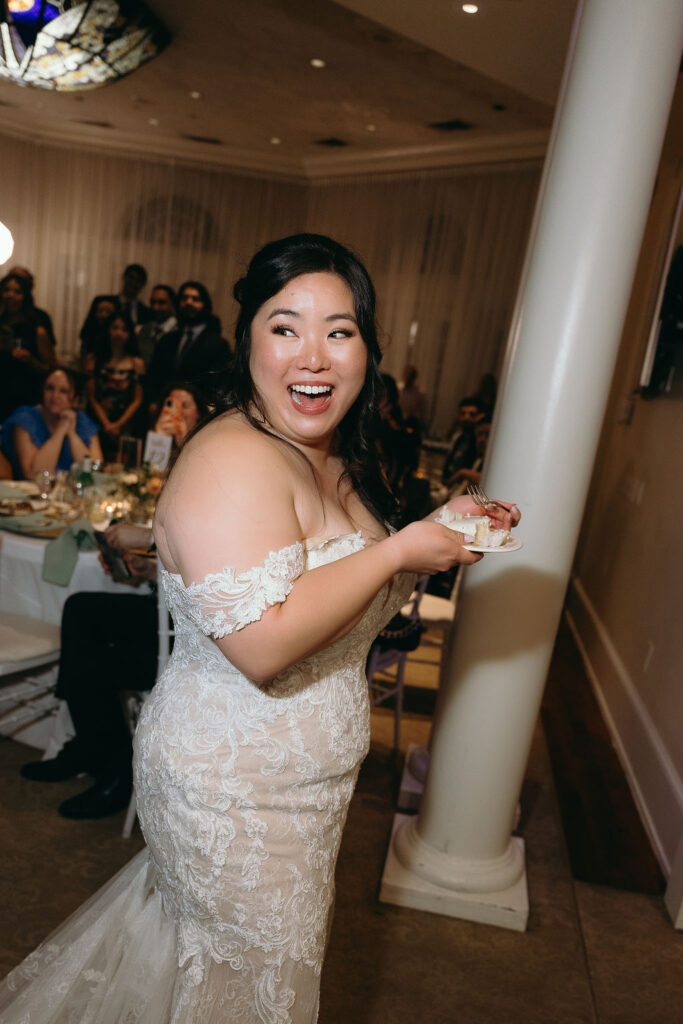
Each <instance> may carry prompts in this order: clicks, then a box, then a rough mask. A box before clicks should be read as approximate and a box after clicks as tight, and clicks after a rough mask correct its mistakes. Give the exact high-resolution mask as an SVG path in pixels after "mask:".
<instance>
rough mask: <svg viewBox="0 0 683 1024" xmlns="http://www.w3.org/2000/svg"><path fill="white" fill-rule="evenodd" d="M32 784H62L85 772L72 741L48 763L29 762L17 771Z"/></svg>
mask: <svg viewBox="0 0 683 1024" xmlns="http://www.w3.org/2000/svg"><path fill="white" fill-rule="evenodd" d="M19 771H20V772H21V775H22V776H23V777H24V778H25V779H31V781H32V782H64V781H65V780H66V779H73V778H75V776H76V775H82V774H83V772H85V771H87V769H86V767H85V765H84V763H83V756H82V754H81V753H80V752H79V750H78V747H77V746H76V744H75V742H74V741H73V740H69V742H68V743H65V744H64V746H63V747H62V749H61V750H60V751H59V753H58V754H57V756H56V757H53V758H51V760H49V761H30V762H29V763H28V764H24V765H22V766H21V768H20V769H19Z"/></svg>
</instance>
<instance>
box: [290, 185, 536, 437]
mask: <svg viewBox="0 0 683 1024" xmlns="http://www.w3.org/2000/svg"><path fill="white" fill-rule="evenodd" d="M538 182H539V169H538V168H534V169H531V170H529V169H527V170H517V171H502V170H498V171H490V170H479V171H477V172H476V173H471V172H470V173H468V174H465V173H463V172H460V173H458V172H456V171H453V170H451V171H450V172H438V173H437V172H423V174H421V175H415V174H413V175H411V176H410V177H401V178H394V179H387V178H385V179H384V180H380V179H378V178H374V179H373V178H367V179H364V180H362V181H355V182H345V183H343V184H334V185H326V186H314V187H312V188H311V189H310V190H309V198H308V221H307V223H308V228H309V230H312V231H321V232H323V233H325V234H329V235H332V237H334V238H338V239H339V240H340V241H343V242H346V243H347V244H348V245H350V246H351V247H352V248H353V249H355V250H356V251H357V252H358V253H359V254H360V255H361V256H362V258H363V260H364V261H365V263H366V265H367V267H368V270H369V271H370V274H371V275H372V278H373V281H374V283H375V286H376V289H377V295H378V317H379V321H380V327H381V329H382V333H383V335H384V360H383V364H382V365H383V369H385V370H386V371H387V372H389V373H391V374H393V376H394V377H396V378H397V379H399V378H400V376H401V374H402V372H403V368H404V366H405V364H406V363H413V364H414V365H415V366H416V367H417V369H418V372H419V378H418V383H419V385H420V387H421V388H422V390H423V391H424V392H425V393H426V395H427V399H428V410H429V420H430V433H432V434H434V435H439V436H444V435H446V434H447V433H448V431H449V430H450V428H451V426H452V424H453V420H454V418H455V413H456V411H457V403H458V401H459V399H460V398H461V397H462V396H464V395H466V394H471V393H472V392H473V391H476V390H477V389H478V385H479V381H480V379H481V376H482V374H483V373H487V372H491V373H495V374H496V377H497V376H498V372H499V369H500V366H501V364H502V357H503V352H504V343H505V340H506V335H507V330H508V327H509V324H510V318H511V316H512V308H513V305H514V300H515V294H516V288H517V281H518V278H519V274H520V271H521V267H522V261H523V257H524V250H525V246H526V240H527V235H528V231H529V227H530V224H531V216H532V213H533V205H534V201H535V198H536V192H537V189H538Z"/></svg>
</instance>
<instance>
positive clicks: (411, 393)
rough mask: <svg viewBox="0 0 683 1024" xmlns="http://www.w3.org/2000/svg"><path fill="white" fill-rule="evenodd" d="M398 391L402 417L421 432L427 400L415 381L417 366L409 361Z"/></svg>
mask: <svg viewBox="0 0 683 1024" xmlns="http://www.w3.org/2000/svg"><path fill="white" fill-rule="evenodd" d="M398 392H399V403H400V405H401V412H402V413H403V419H404V420H405V422H406V423H411V424H414V427H415V428H416V429H417V430H418V431H420V432H421V431H422V429H423V427H424V426H425V423H426V420H427V402H426V399H425V395H424V392H423V391H421V390H420V388H419V386H418V383H417V367H415V366H413V365H412V364H411V363H407V364H406V366H405V368H404V370H403V380H401V381H399V383H398Z"/></svg>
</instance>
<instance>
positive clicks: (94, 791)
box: [59, 776, 133, 819]
mask: <svg viewBox="0 0 683 1024" xmlns="http://www.w3.org/2000/svg"><path fill="white" fill-rule="evenodd" d="M132 791H133V784H132V782H131V780H130V778H122V777H121V776H115V777H114V778H109V779H99V780H98V781H97V782H96V783H95V785H94V786H91V787H90V789H86V790H85V792H84V793H79V794H78V796H72V797H71V798H70V799H69V800H65V801H64V802H63V803H61V804H60V805H59V813H60V814H61V816H62V817H63V818H78V819H86V818H108V817H109V815H110V814H118V813H119V811H122V810H124V808H126V807H127V806H128V804H129V802H130V795H131V793H132Z"/></svg>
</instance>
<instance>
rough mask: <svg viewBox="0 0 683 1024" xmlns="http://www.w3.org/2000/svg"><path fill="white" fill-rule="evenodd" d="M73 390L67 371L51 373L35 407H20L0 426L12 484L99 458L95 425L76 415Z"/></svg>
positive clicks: (86, 418) (88, 419)
mask: <svg viewBox="0 0 683 1024" xmlns="http://www.w3.org/2000/svg"><path fill="white" fill-rule="evenodd" d="M75 397H76V387H75V383H74V380H73V377H72V376H71V374H70V372H69V371H68V370H65V369H62V368H59V369H56V370H53V371H52V373H51V374H49V376H48V377H47V379H46V381H45V384H44V385H43V400H42V402H40V403H39V404H38V405H21V406H19V408H18V409H15V411H14V412H13V413H12V415H11V416H9V417H8V419H7V420H6V421H5V423H4V424H3V426H2V434H1V437H2V448H3V451H4V452H5V454H6V455H7V458H8V459H9V460H10V462H11V463H12V471H13V474H14V478H15V480H22V479H23V480H32V479H33V477H34V476H35V475H36V473H40V472H41V471H43V470H46V471H47V472H50V473H54V472H55V470H57V469H70V468H71V464H72V462H80V461H81V459H82V458H83V457H84V456H85V455H90V456H91V457H92V458H93V459H101V458H102V448H101V447H100V440H99V437H98V433H97V424H96V423H94V422H93V421H92V420H91V419H90V417H89V416H86V415H85V413H82V412H76V410H75V409H74V407H73V405H74V399H75Z"/></svg>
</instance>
